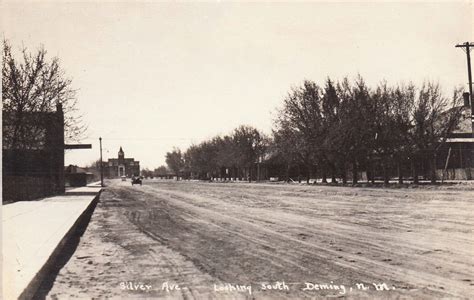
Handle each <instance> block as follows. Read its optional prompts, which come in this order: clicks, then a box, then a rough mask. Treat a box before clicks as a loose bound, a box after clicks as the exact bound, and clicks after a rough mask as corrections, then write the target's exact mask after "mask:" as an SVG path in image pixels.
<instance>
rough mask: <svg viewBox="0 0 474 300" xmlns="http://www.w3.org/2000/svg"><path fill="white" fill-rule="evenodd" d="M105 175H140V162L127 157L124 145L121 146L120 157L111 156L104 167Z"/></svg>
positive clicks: (115, 176)
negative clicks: (123, 148)
mask: <svg viewBox="0 0 474 300" xmlns="http://www.w3.org/2000/svg"><path fill="white" fill-rule="evenodd" d="M104 175H105V176H106V177H108V178H117V177H121V176H127V177H132V176H133V175H137V176H138V175H140V162H139V161H136V160H135V159H134V158H125V154H124V152H123V150H122V147H120V150H119V152H118V158H109V160H108V162H107V166H105V169H104Z"/></svg>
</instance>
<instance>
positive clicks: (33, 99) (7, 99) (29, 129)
mask: <svg viewBox="0 0 474 300" xmlns="http://www.w3.org/2000/svg"><path fill="white" fill-rule="evenodd" d="M2 104H3V112H4V116H6V120H4V122H3V124H4V126H3V147H4V148H10V149H30V148H34V147H35V145H36V144H37V142H38V137H39V136H41V130H42V128H41V127H40V126H38V123H37V122H36V120H35V115H39V114H37V113H48V112H54V111H55V109H56V105H57V104H61V105H62V109H63V111H64V114H65V116H64V128H65V139H66V140H69V141H71V140H77V139H79V138H80V137H81V135H82V134H83V133H84V132H85V130H86V127H85V126H84V124H83V122H82V120H81V116H80V115H78V111H77V99H76V91H75V90H74V89H73V88H72V81H71V79H69V78H67V77H66V75H65V73H64V71H63V70H62V68H61V66H60V62H59V59H58V58H57V57H54V58H52V59H51V60H48V59H47V52H46V50H45V49H44V48H43V47H41V48H40V49H38V50H37V51H36V52H35V53H31V52H29V51H28V49H27V48H22V49H21V56H20V58H19V59H17V58H15V57H14V55H13V53H12V47H11V45H10V44H9V42H8V40H4V41H3V60H2Z"/></svg>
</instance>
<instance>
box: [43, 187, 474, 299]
mask: <svg viewBox="0 0 474 300" xmlns="http://www.w3.org/2000/svg"><path fill="white" fill-rule="evenodd" d="M473 202H474V191H473V189H472V185H471V186H464V187H463V186H453V187H442V188H439V187H436V188H433V187H427V188H418V189H412V188H407V189H381V188H373V189H369V188H349V187H330V186H305V185H302V186H300V185H277V184H275V185H271V184H244V183H198V182H174V181H161V180H148V181H146V180H145V182H144V185H143V186H133V187H132V186H131V185H130V182H119V181H113V182H110V185H109V187H108V188H107V189H106V190H105V191H104V192H103V193H102V195H101V199H100V203H99V204H98V206H97V208H96V210H95V212H94V215H93V216H92V220H91V223H90V225H89V227H88V228H87V230H86V232H85V234H84V236H83V237H82V239H81V242H80V244H79V246H78V249H77V250H76V252H75V254H74V255H73V256H72V258H71V259H70V260H69V262H68V263H67V264H66V265H65V267H64V268H63V269H62V270H61V272H60V274H59V275H58V277H57V278H56V281H55V283H54V285H53V287H52V289H51V291H50V292H49V294H48V297H51V298H59V299H62V298H66V297H70V298H72V297H79V298H91V297H95V298H100V297H105V296H107V297H121V298H130V297H149V298H155V297H160V298H173V299H174V298H182V299H193V298H197V299H208V298H215V299H222V298H243V297H246V298H252V297H255V298H268V299H274V298H306V297H308V298H319V297H323V296H331V297H347V298H374V297H376V298H398V297H400V296H401V297H407V298H413V299H420V298H426V299H428V298H442V297H448V298H469V297H470V296H471V295H473V294H474V277H473V274H474V262H473V253H474V235H473V229H474V218H473V217H474V204H473ZM283 282H284V284H283ZM374 283H376V284H381V288H382V289H383V290H382V291H377V290H376V288H375V286H374ZM262 284H266V287H267V289H263V288H262ZM267 284H270V285H272V286H271V287H272V288H273V289H276V290H273V291H269V290H268V287H269V286H267ZM383 284H385V285H383ZM176 285H178V286H179V288H177V287H176ZM237 285H239V286H238V287H237ZM232 288H235V289H236V290H232V291H229V289H232ZM365 288H368V289H367V290H365ZM387 289H388V290H387Z"/></svg>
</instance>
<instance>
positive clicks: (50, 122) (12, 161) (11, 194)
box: [2, 104, 64, 202]
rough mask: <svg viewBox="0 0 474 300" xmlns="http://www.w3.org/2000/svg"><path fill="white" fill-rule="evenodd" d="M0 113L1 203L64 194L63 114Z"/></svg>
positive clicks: (59, 106) (57, 109) (59, 105)
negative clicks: (0, 156)
mask: <svg viewBox="0 0 474 300" xmlns="http://www.w3.org/2000/svg"><path fill="white" fill-rule="evenodd" d="M18 115H19V114H18V113H17V112H11V111H9V112H7V111H3V112H2V118H3V119H2V126H3V137H2V140H3V144H2V156H3V157H2V179H3V182H2V188H3V201H4V202H12V201H19V200H32V199H37V198H41V197H46V196H50V195H55V194H61V193H64V114H63V109H62V106H61V104H58V105H57V107H56V111H55V112H23V113H22V117H21V118H19V117H18Z"/></svg>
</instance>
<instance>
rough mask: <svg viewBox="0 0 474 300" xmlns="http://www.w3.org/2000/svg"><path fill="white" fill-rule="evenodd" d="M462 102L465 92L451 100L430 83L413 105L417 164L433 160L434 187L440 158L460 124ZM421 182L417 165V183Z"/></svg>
mask: <svg viewBox="0 0 474 300" xmlns="http://www.w3.org/2000/svg"><path fill="white" fill-rule="evenodd" d="M461 102H462V93H461V90H455V91H454V93H453V97H452V99H449V98H447V97H445V96H444V95H443V94H442V92H441V89H440V86H439V84H438V83H433V82H426V83H424V84H423V85H422V87H421V89H420V90H419V92H418V96H417V97H416V99H415V101H414V102H413V103H412V107H411V118H412V124H413V130H412V132H411V136H410V138H411V143H412V145H413V146H414V149H413V154H412V156H413V158H412V159H413V161H417V160H418V159H420V158H422V157H428V158H429V162H430V163H429V164H430V179H431V182H432V183H435V182H436V155H437V153H438V151H439V149H440V148H441V147H442V145H443V144H444V143H445V142H446V139H447V138H448V135H449V134H450V133H451V132H452V131H453V130H454V128H455V127H456V126H457V124H458V122H459V119H460V114H461V109H462V107H461V106H460V103H461ZM417 180H418V172H417V166H416V164H415V181H417Z"/></svg>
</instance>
